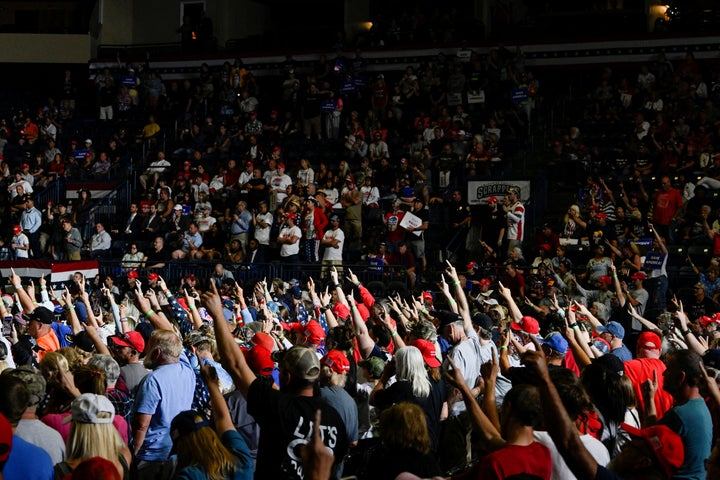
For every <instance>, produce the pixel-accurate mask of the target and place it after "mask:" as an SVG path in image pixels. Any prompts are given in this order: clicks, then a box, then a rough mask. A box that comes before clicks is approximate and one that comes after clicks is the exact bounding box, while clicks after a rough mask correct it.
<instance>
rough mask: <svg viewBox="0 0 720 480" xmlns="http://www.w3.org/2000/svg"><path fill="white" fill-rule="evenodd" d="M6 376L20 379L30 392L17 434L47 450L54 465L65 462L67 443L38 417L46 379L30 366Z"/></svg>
mask: <svg viewBox="0 0 720 480" xmlns="http://www.w3.org/2000/svg"><path fill="white" fill-rule="evenodd" d="M5 375H10V376H12V377H15V378H19V379H20V380H22V381H23V383H24V384H25V386H26V387H27V390H28V403H27V408H26V409H25V411H24V412H23V415H22V419H21V420H20V422H19V423H18V425H17V427H16V428H15V434H16V435H17V436H18V437H20V438H22V439H23V440H25V441H27V442H30V443H32V444H33V445H36V446H38V447H40V448H42V449H43V450H45V451H46V452H47V453H48V454H49V455H50V458H51V459H52V461H53V464H56V463H59V462H62V461H63V460H65V441H64V440H63V438H62V436H61V435H60V433H58V431H57V430H55V429H53V428H52V427H49V426H47V425H45V424H44V423H43V422H41V421H40V419H39V418H38V416H37V410H38V408H39V407H40V404H41V402H42V401H43V400H44V398H45V387H46V383H45V378H44V377H43V376H42V375H40V373H39V372H37V371H35V370H34V369H33V368H32V367H30V366H21V367H19V368H16V369H14V370H11V371H9V372H8V373H5Z"/></svg>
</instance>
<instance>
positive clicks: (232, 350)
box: [202, 282, 255, 398]
mask: <svg viewBox="0 0 720 480" xmlns="http://www.w3.org/2000/svg"><path fill="white" fill-rule="evenodd" d="M202 302H203V305H204V306H205V309H206V310H207V311H208V313H209V314H210V316H211V317H212V318H213V324H214V326H215V339H216V341H217V349H218V354H219V356H220V363H221V364H222V366H223V368H225V370H227V372H228V373H229V374H230V376H231V377H232V379H233V382H234V383H235V386H236V387H237V388H238V391H239V392H240V393H241V394H242V396H243V397H245V398H247V395H248V391H249V390H250V385H251V384H252V383H253V382H254V381H255V374H254V373H253V371H252V370H251V369H250V367H249V366H248V364H247V363H246V362H245V356H244V355H243V354H242V352H241V351H240V349H239V348H238V347H237V344H236V343H235V340H233V336H232V333H231V332H230V328H229V327H228V325H227V322H226V321H225V315H224V314H223V310H222V303H221V299H220V295H219V294H218V292H217V289H216V288H215V284H214V282H210V289H209V290H207V291H206V292H205V293H203V295H202Z"/></svg>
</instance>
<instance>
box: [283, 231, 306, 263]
mask: <svg viewBox="0 0 720 480" xmlns="http://www.w3.org/2000/svg"><path fill="white" fill-rule="evenodd" d="M280 237H282V238H291V237H297V238H298V240H297V241H296V242H295V243H283V244H282V246H281V247H280V256H281V257H289V256H290V255H296V254H298V253H299V252H300V238H301V237H302V232H301V231H300V228H299V227H298V226H297V225H295V226H292V227H288V226H285V227H283V228H282V230H280Z"/></svg>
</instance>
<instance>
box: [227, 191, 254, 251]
mask: <svg viewBox="0 0 720 480" xmlns="http://www.w3.org/2000/svg"><path fill="white" fill-rule="evenodd" d="M252 222H253V215H252V213H250V211H249V210H248V208H247V202H246V201H245V200H240V201H239V202H238V203H237V207H236V209H235V212H233V214H232V223H231V224H230V239H231V240H238V241H239V242H240V245H241V246H242V249H243V251H245V250H247V244H248V236H249V234H250V225H251V223H252Z"/></svg>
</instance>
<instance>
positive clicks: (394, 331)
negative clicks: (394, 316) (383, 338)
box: [390, 330, 398, 338]
mask: <svg viewBox="0 0 720 480" xmlns="http://www.w3.org/2000/svg"><path fill="white" fill-rule="evenodd" d="M397 334H398V333H397V330H393V331H392V333H391V334H390V338H392V337H397Z"/></svg>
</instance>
